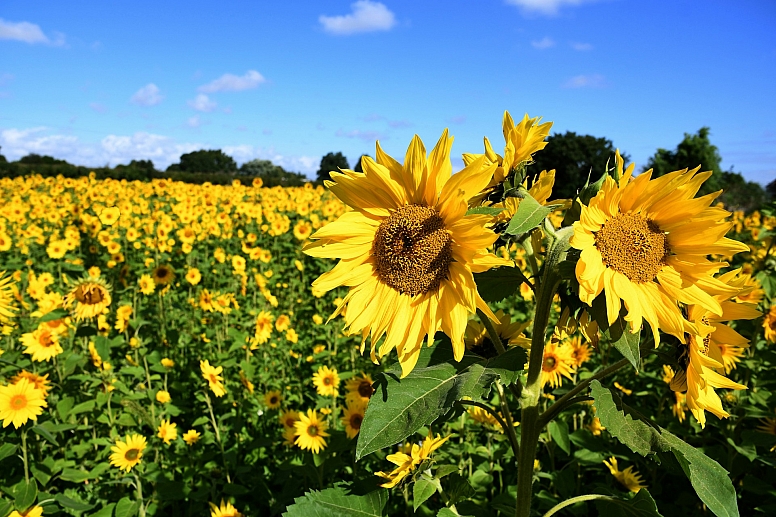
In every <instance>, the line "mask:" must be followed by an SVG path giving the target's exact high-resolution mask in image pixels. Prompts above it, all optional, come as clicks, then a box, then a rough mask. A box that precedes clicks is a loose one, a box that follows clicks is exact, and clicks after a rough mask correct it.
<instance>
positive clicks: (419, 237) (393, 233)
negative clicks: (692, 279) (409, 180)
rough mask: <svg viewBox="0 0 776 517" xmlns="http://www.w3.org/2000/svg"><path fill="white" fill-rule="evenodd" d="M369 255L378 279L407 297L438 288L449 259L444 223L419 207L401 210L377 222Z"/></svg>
mask: <svg viewBox="0 0 776 517" xmlns="http://www.w3.org/2000/svg"><path fill="white" fill-rule="evenodd" d="M372 255H374V258H375V269H376V271H377V276H378V277H379V278H380V280H381V281H382V282H383V283H384V284H386V285H388V286H390V287H392V288H393V289H396V290H397V291H399V292H400V293H402V294H407V295H409V296H415V295H416V294H425V293H428V292H434V291H436V290H437V289H439V284H440V282H441V281H442V280H444V279H446V278H447V274H448V270H449V268H450V263H451V262H452V260H453V254H452V242H451V238H450V234H449V233H448V232H447V230H446V229H445V223H444V220H443V219H442V217H441V216H440V215H439V213H438V212H437V211H436V210H435V209H433V208H430V207H426V206H421V205H408V206H404V207H401V208H399V209H398V210H396V211H395V212H393V213H392V214H391V216H390V217H388V218H387V219H384V220H383V222H382V223H380V226H379V227H378V228H377V232H375V240H374V243H373V244H372Z"/></svg>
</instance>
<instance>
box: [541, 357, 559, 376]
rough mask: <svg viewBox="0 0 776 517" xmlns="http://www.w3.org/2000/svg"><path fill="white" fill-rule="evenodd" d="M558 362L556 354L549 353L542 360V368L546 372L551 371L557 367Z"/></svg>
mask: <svg viewBox="0 0 776 517" xmlns="http://www.w3.org/2000/svg"><path fill="white" fill-rule="evenodd" d="M556 364H558V361H557V359H555V357H554V356H551V355H548V356H547V357H545V358H544V361H543V362H542V370H544V371H545V372H551V371H553V370H554V369H555V365H556Z"/></svg>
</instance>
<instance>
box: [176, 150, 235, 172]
mask: <svg viewBox="0 0 776 517" xmlns="http://www.w3.org/2000/svg"><path fill="white" fill-rule="evenodd" d="M171 167H172V166H171ZM167 170H171V169H170V168H168V169H167ZM172 170H174V169H172ZM178 170H180V171H183V172H236V171H237V163H235V161H234V159H233V158H232V157H231V156H229V155H228V154H225V153H224V152H223V151H221V150H220V149H218V150H210V151H206V150H204V149H203V150H200V151H194V152H192V153H186V154H184V155H181V161H180V164H179V168H178Z"/></svg>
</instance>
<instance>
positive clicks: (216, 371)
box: [199, 361, 226, 397]
mask: <svg viewBox="0 0 776 517" xmlns="http://www.w3.org/2000/svg"><path fill="white" fill-rule="evenodd" d="M199 369H200V370H201V371H202V377H204V378H205V380H206V381H207V382H208V386H209V387H210V389H211V391H212V392H213V394H214V395H215V396H216V397H223V396H224V395H226V388H224V385H223V383H222V381H223V380H224V378H223V377H221V372H223V371H224V367H223V366H218V367H214V366H210V361H200V362H199Z"/></svg>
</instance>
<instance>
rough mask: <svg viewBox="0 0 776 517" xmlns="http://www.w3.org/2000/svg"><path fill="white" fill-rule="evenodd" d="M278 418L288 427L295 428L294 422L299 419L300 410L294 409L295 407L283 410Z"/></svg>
mask: <svg viewBox="0 0 776 517" xmlns="http://www.w3.org/2000/svg"><path fill="white" fill-rule="evenodd" d="M278 419H279V420H280V423H281V424H283V427H285V428H286V429H294V424H295V423H297V422H298V421H299V411H294V410H293V409H289V410H286V411H283V413H281V414H280V416H279V417H278Z"/></svg>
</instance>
